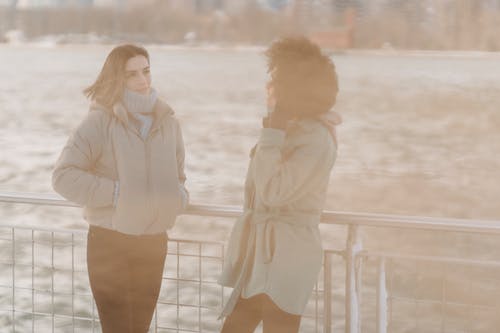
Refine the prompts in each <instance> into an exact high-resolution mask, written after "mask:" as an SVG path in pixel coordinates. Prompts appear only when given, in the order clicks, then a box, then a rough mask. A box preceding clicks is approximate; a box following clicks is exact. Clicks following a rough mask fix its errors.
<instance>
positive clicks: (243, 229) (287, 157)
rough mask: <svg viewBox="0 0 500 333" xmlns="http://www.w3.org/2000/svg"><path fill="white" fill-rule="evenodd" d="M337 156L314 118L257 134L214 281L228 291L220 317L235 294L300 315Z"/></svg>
mask: <svg viewBox="0 0 500 333" xmlns="http://www.w3.org/2000/svg"><path fill="white" fill-rule="evenodd" d="M335 158H336V144H335V141H334V139H333V137H332V135H331V134H330V132H329V130H328V129H327V128H326V127H325V126H324V124H322V123H321V122H320V121H318V120H315V119H304V120H300V121H295V122H293V123H291V124H290V125H289V126H288V128H287V130H286V132H285V131H281V130H277V129H271V128H264V129H262V132H261V136H260V139H259V141H258V143H257V145H256V148H255V149H254V152H253V157H252V159H251V161H250V165H249V169H248V174H247V178H246V183H245V203H244V212H243V215H242V216H241V217H240V218H239V219H238V220H237V221H236V223H235V225H234V227H233V230H232V232H231V236H230V239H229V244H228V250H227V255H226V260H225V263H224V267H223V271H222V275H221V277H220V279H219V282H220V283H221V284H222V285H224V286H228V287H232V288H234V289H233V293H232V294H231V297H230V299H229V301H228V303H227V304H226V306H225V308H224V310H223V312H222V316H226V315H228V314H229V313H230V312H231V311H232V309H233V308H234V305H235V304H236V301H237V300H238V298H239V297H240V296H241V297H244V298H248V297H251V296H254V295H257V294H261V293H265V294H267V295H268V296H269V297H270V298H271V299H272V300H273V301H274V302H275V303H276V304H277V305H278V306H279V307H280V308H281V309H282V310H284V311H286V312H289V313H292V314H297V315H301V314H302V313H303V311H304V309H305V306H306V304H307V301H308V299H309V297H310V294H311V292H312V289H313V287H314V284H315V283H316V280H317V277H318V273H319V271H320V268H321V264H322V253H323V249H322V245H321V238H320V233H319V228H318V224H319V222H320V215H321V212H322V211H323V206H324V201H325V197H326V191H327V187H328V181H329V177H330V171H331V169H332V167H333V164H334V161H335Z"/></svg>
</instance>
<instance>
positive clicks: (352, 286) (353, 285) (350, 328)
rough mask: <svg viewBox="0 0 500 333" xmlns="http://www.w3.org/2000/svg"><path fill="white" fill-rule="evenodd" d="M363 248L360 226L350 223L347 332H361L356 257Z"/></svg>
mask: <svg viewBox="0 0 500 333" xmlns="http://www.w3.org/2000/svg"><path fill="white" fill-rule="evenodd" d="M361 249H362V243H361V238H360V236H359V226H357V225H349V227H348V234H347V244H346V258H345V261H346V283H345V288H346V292H345V297H346V302H345V331H346V333H359V332H360V327H361V326H360V325H361V321H360V315H359V292H360V290H358V285H357V282H358V279H357V275H358V273H359V272H358V269H357V267H356V258H357V254H358V253H359V251H361Z"/></svg>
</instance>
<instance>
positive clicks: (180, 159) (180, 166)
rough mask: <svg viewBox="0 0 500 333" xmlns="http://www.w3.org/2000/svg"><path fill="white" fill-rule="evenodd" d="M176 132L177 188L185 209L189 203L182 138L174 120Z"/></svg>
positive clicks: (177, 123) (179, 128)
mask: <svg viewBox="0 0 500 333" xmlns="http://www.w3.org/2000/svg"><path fill="white" fill-rule="evenodd" d="M176 127H177V131H176V132H177V134H176V142H177V144H176V152H175V155H176V158H177V173H178V178H179V189H180V192H181V198H182V210H184V209H186V207H187V205H188V203H189V192H188V191H187V189H186V186H185V183H186V174H185V172H184V157H185V153H184V140H183V138H182V131H181V127H180V125H179V122H178V121H176Z"/></svg>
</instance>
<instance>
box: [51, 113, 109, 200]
mask: <svg viewBox="0 0 500 333" xmlns="http://www.w3.org/2000/svg"><path fill="white" fill-rule="evenodd" d="M100 112H103V111H90V112H89V113H88V115H87V117H86V118H85V119H84V121H83V122H82V123H81V124H80V126H78V128H77V129H76V130H75V131H74V132H73V133H72V134H71V136H70V137H69V139H68V142H67V143H66V146H65V147H64V148H63V150H62V152H61V155H60V157H59V159H58V160H57V162H56V165H55V168H54V171H53V173H52V186H53V188H54V190H55V191H56V192H57V193H59V194H60V195H62V196H63V197H64V198H66V199H67V200H69V201H73V202H75V203H77V204H79V205H82V206H88V207H105V206H109V205H112V204H113V192H114V181H113V180H112V179H108V178H105V177H100V176H98V175H96V174H94V173H93V172H92V169H93V167H94V164H95V162H96V161H97V159H98V158H99V156H100V154H101V148H102V144H103V140H104V135H103V125H102V120H101V118H102V114H100Z"/></svg>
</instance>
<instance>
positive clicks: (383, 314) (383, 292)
mask: <svg viewBox="0 0 500 333" xmlns="http://www.w3.org/2000/svg"><path fill="white" fill-rule="evenodd" d="M385 276H386V275H385V258H384V257H380V259H379V265H378V284H377V333H386V332H387V287H386V279H385Z"/></svg>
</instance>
